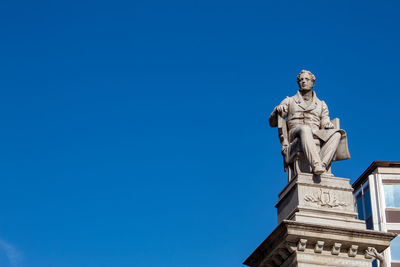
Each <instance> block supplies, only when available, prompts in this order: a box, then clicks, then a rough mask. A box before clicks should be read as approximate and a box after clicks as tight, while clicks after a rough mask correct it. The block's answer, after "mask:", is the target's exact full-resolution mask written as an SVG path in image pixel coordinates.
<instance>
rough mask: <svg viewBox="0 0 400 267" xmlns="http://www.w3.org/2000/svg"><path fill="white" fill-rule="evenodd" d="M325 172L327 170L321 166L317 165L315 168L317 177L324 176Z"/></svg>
mask: <svg viewBox="0 0 400 267" xmlns="http://www.w3.org/2000/svg"><path fill="white" fill-rule="evenodd" d="M325 171H326V170H325V168H324V167H322V166H321V165H317V166H315V168H314V171H313V173H314V174H316V175H321V174H323V173H324V172H325Z"/></svg>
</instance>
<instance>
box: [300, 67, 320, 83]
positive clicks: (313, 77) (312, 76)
mask: <svg viewBox="0 0 400 267" xmlns="http://www.w3.org/2000/svg"><path fill="white" fill-rule="evenodd" d="M303 73H308V74H309V75H310V76H311V78H312V79H313V82H314V83H315V80H316V79H315V76H314V74H312V72H311V71H309V70H302V71H300V73H299V75H297V83H299V80H300V75H301V74H303Z"/></svg>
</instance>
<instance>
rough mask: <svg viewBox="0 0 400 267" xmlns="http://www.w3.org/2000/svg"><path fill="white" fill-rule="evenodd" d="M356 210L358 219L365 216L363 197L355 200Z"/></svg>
mask: <svg viewBox="0 0 400 267" xmlns="http://www.w3.org/2000/svg"><path fill="white" fill-rule="evenodd" d="M357 212H358V219H360V220H364V219H365V216H364V207H363V198H360V199H359V200H358V201H357Z"/></svg>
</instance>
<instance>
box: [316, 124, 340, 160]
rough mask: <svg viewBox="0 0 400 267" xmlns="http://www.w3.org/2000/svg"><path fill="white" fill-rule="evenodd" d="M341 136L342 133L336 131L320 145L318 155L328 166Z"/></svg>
mask: <svg viewBox="0 0 400 267" xmlns="http://www.w3.org/2000/svg"><path fill="white" fill-rule="evenodd" d="M341 137H342V135H341V134H340V133H338V132H336V133H334V134H333V135H332V136H331V137H330V138H329V139H328V141H327V142H326V143H325V144H323V146H322V147H321V151H320V155H321V158H322V164H324V165H325V166H329V165H330V164H331V161H332V159H333V156H334V155H335V152H336V150H337V148H338V146H339V142H340V138H341Z"/></svg>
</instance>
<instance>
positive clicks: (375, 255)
mask: <svg viewBox="0 0 400 267" xmlns="http://www.w3.org/2000/svg"><path fill="white" fill-rule="evenodd" d="M365 252H366V253H367V254H368V255H369V256H371V257H373V258H376V259H378V260H380V261H382V260H384V257H383V256H382V255H381V254H379V252H378V251H377V250H376V249H375V248H373V247H369V248H368V249H367V250H365Z"/></svg>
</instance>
